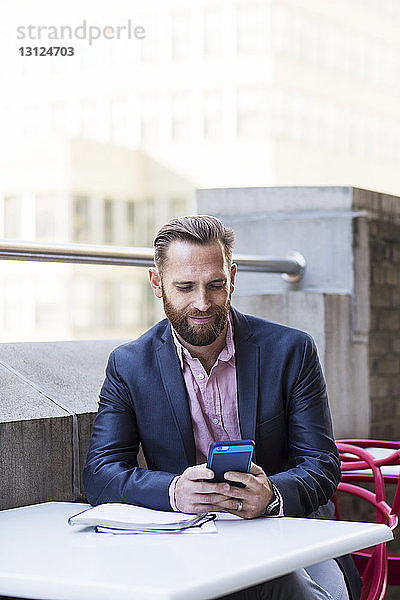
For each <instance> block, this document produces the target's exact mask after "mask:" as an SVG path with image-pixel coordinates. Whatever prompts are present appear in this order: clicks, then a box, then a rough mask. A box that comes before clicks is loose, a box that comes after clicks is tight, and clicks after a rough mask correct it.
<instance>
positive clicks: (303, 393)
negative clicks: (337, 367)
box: [270, 335, 340, 516]
mask: <svg viewBox="0 0 400 600" xmlns="http://www.w3.org/2000/svg"><path fill="white" fill-rule="evenodd" d="M288 385H289V387H288V389H287V391H286V393H287V396H288V397H287V452H288V460H287V465H286V466H287V469H286V470H283V471H282V472H279V473H276V474H274V475H271V476H270V479H271V481H272V482H273V483H274V484H275V485H276V486H277V488H278V489H279V491H280V492H281V494H282V497H283V505H284V514H285V515H286V516H307V515H311V514H312V513H313V512H315V511H316V510H317V509H318V508H319V507H320V506H322V505H324V504H326V503H327V502H328V501H329V500H330V498H331V497H332V496H333V494H334V493H335V490H336V487H337V485H338V483H339V481H340V460H339V455H338V451H337V448H336V445H335V442H334V438H333V432H332V422H331V416H330V411H329V406H328V398H327V392H326V385H325V380H324V376H323V373H322V369H321V365H320V362H319V359H318V354H317V350H316V348H315V344H314V341H313V340H312V338H311V337H310V336H308V335H307V336H306V337H305V341H304V345H303V353H302V358H301V361H300V368H299V369H298V372H297V374H296V375H295V377H294V379H293V382H291V381H289V384H288Z"/></svg>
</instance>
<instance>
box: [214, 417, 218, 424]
mask: <svg viewBox="0 0 400 600" xmlns="http://www.w3.org/2000/svg"><path fill="white" fill-rule="evenodd" d="M213 423H214V424H215V425H218V423H219V419H217V418H216V417H215V419H213Z"/></svg>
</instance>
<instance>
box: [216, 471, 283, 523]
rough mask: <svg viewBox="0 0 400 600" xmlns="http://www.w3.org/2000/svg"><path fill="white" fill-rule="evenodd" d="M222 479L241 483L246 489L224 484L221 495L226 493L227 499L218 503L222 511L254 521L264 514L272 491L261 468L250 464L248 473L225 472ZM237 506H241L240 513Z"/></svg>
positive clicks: (270, 484)
mask: <svg viewBox="0 0 400 600" xmlns="http://www.w3.org/2000/svg"><path fill="white" fill-rule="evenodd" d="M224 477H225V479H229V480H230V481H235V482H236V481H238V482H241V483H243V484H244V485H245V486H246V487H244V488H242V487H236V486H233V485H229V484H225V485H224V491H223V493H224V494H225V493H226V496H227V498H226V500H223V501H222V502H220V503H219V505H220V506H221V510H222V511H225V512H229V513H232V514H234V515H239V517H243V518H244V519H254V518H255V517H260V516H261V515H263V514H264V513H265V510H266V508H267V506H268V504H269V503H270V502H271V500H272V497H273V491H272V483H271V482H270V480H269V479H268V477H267V476H266V474H265V473H264V471H263V470H262V468H261V467H259V466H258V465H256V464H255V463H251V465H250V471H249V473H239V472H237V471H227V472H226V473H225V474H224ZM240 502H241V505H240V504H239V503H240ZM238 506H239V507H240V506H242V509H241V510H240V511H238V510H237V508H238Z"/></svg>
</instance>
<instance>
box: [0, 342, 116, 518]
mask: <svg viewBox="0 0 400 600" xmlns="http://www.w3.org/2000/svg"><path fill="white" fill-rule="evenodd" d="M119 343H121V342H120V341H118V340H98V341H97V340H96V341H73V342H32V343H17V344H0V446H1V452H0V477H1V481H2V485H1V495H0V509H5V508H13V507H16V506H24V505H27V504H35V503H38V502H46V501H49V500H68V501H71V500H79V499H81V498H82V497H83V486H82V481H81V471H82V467H83V464H84V462H85V459H86V453H87V448H88V444H89V439H90V433H91V428H92V424H93V420H94V417H95V414H96V411H97V398H98V393H99V390H100V387H101V384H102V382H103V379H104V369H105V366H106V363H107V357H108V355H109V353H110V352H111V350H112V349H113V348H115V346H117V345H118V344H119ZM74 428H75V429H76V431H75V439H77V443H76V447H75V451H74V447H73V439H74V435H73V430H74Z"/></svg>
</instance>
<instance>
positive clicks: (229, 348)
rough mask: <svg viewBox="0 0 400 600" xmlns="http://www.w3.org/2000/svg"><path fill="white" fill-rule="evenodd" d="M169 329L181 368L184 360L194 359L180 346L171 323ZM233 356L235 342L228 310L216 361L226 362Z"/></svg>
mask: <svg viewBox="0 0 400 600" xmlns="http://www.w3.org/2000/svg"><path fill="white" fill-rule="evenodd" d="M171 331H172V338H173V340H174V344H175V347H176V352H177V354H178V358H179V362H180V365H181V368H182V369H183V362H184V360H186V361H187V362H189V361H190V360H194V358H193V356H192V355H191V354H190V352H189V350H188V349H187V348H185V346H182V344H181V343H180V341H179V340H178V336H177V335H176V331H175V329H174V328H173V327H172V325H171ZM233 356H235V343H234V338H233V326H232V319H231V313H230V311H229V315H228V327H227V330H226V337H225V346H224V347H223V348H222V350H221V352H220V353H219V356H218V358H217V361H218V360H222V361H224V362H228V361H230V360H231V358H232V357H233ZM217 361H216V362H217Z"/></svg>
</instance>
